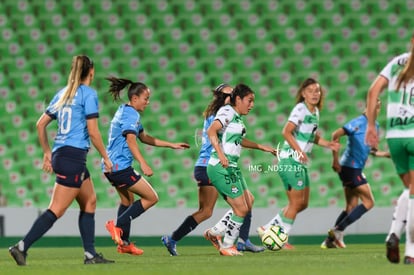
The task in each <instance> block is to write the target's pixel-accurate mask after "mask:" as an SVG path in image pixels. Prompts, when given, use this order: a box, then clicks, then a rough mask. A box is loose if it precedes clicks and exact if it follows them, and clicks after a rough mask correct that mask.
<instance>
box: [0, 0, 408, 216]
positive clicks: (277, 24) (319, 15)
mask: <svg viewBox="0 0 414 275" xmlns="http://www.w3.org/2000/svg"><path fill="white" fill-rule="evenodd" d="M413 12H414V1H413V0H393V1H387V0H364V1H362V0H361V1H358V0H335V1H333V0H308V1H304V0H281V1H276V0H261V1H253V0H241V1H239V0H226V1H225V0H211V1H210V0H205V1H204V0H200V1H195V0H159V1H158V0H140V1H139V0H118V1H110V0H103V1H99V0H89V1H87V0H83V1H82V0H74V1H63V0H62V1H58V0H31V1H30V0H0V30H1V31H0V35H1V40H2V42H1V44H0V64H1V67H2V70H1V71H0V99H1V100H0V158H1V165H0V174H1V175H2V177H1V178H0V205H1V206H3V207H5V206H6V207H32V208H33V207H35V208H45V207H47V205H48V203H49V198H50V192H51V190H52V187H53V183H54V176H51V175H48V174H45V173H43V172H42V170H41V164H42V157H43V156H42V151H41V148H40V146H39V145H38V142H37V134H36V129H35V123H36V121H37V119H38V118H39V116H40V115H41V114H42V112H43V111H44V109H45V106H47V104H48V103H49V101H50V100H51V98H52V96H53V95H54V94H55V93H56V91H57V90H59V89H60V88H62V87H63V86H65V85H66V82H67V77H68V74H69V71H70V65H71V60H72V57H73V56H74V55H79V54H86V55H88V56H90V57H91V58H92V59H93V60H94V63H95V69H96V75H95V80H94V82H93V83H92V87H93V88H94V89H96V90H97V91H98V95H99V99H100V108H101V110H100V128H101V132H102V134H103V138H104V142H105V144H106V143H107V132H108V129H109V124H110V120H111V118H112V116H113V114H114V113H115V111H116V109H117V107H118V105H119V104H121V103H122V102H126V101H127V97H126V95H125V94H124V96H123V101H122V102H113V100H112V99H111V97H110V95H109V94H108V93H107V90H108V82H107V81H106V80H105V79H104V78H105V77H107V76H109V75H114V76H117V77H122V78H129V79H131V80H134V81H141V82H144V83H146V84H147V85H148V86H149V87H150V89H151V90H152V94H151V99H150V101H151V102H150V106H149V108H147V110H145V112H144V113H143V114H142V123H143V125H144V128H145V130H146V131H147V132H148V133H149V134H150V135H153V136H155V137H158V138H161V139H166V140H170V141H174V142H181V141H183V142H188V143H190V145H191V149H189V150H185V151H174V150H171V149H166V148H154V147H150V146H146V145H141V148H142V150H143V152H144V155H145V157H146V158H147V159H148V160H149V163H150V165H151V166H152V168H153V169H154V172H155V174H154V176H153V177H151V178H150V179H149V180H150V182H151V183H152V185H153V186H154V188H155V189H156V191H157V192H158V194H159V196H160V201H159V203H158V204H157V206H156V207H158V208H176V207H179V208H195V207H197V206H198V198H197V187H196V183H195V181H194V179H193V175H192V174H193V165H194V163H195V160H196V158H197V156H198V152H199V149H200V132H201V130H202V124H203V118H202V112H203V110H204V109H205V107H206V105H207V103H208V102H209V101H210V99H211V96H212V93H211V90H212V89H213V88H214V87H216V86H217V85H218V84H220V83H222V82H226V83H229V84H231V85H235V84H237V83H240V82H243V83H245V84H247V85H249V86H250V87H251V88H252V89H253V90H254V91H255V93H256V101H255V107H254V109H253V110H252V111H251V112H250V114H249V115H248V116H247V117H246V118H245V120H246V125H247V137H248V138H249V139H251V140H254V141H257V142H259V143H264V144H269V145H273V146H275V147H276V146H277V145H278V144H279V143H282V142H283V140H282V137H281V130H282V127H283V125H284V123H285V122H286V119H287V117H288V116H289V113H290V111H291V109H292V107H293V106H294V104H295V99H294V95H295V93H296V91H297V87H298V85H299V84H300V83H301V82H302V81H303V80H304V79H305V78H307V77H315V78H317V79H318V80H319V81H320V82H321V84H322V86H323V87H324V88H325V89H326V100H325V105H324V108H323V109H322V110H321V112H320V115H321V116H320V131H321V133H322V135H323V136H324V137H325V138H327V139H329V138H330V135H331V133H332V132H333V131H334V130H336V129H337V128H339V127H341V126H342V125H343V124H344V123H345V122H347V121H348V120H350V119H352V118H354V117H355V116H357V115H359V114H361V113H362V112H363V110H364V107H365V97H366V93H367V90H368V88H369V86H370V84H371V82H372V81H373V79H374V78H375V77H376V75H377V74H378V73H379V72H380V70H381V69H382V68H383V67H384V66H385V64H386V63H387V62H388V61H389V60H390V58H392V57H393V56H395V55H397V54H400V53H402V52H405V51H407V50H408V48H409V40H410V38H411V34H412V32H413V30H414V29H413V28H412V24H411V23H412V14H413ZM382 99H383V101H386V98H385V97H383V98H382ZM384 118H385V108H383V110H382V113H381V114H380V117H379V122H380V124H381V137H384V135H383V132H384V131H383V129H384V127H385V124H384V122H385V119H384ZM49 130H50V131H49V133H50V137H51V138H53V136H54V135H55V132H56V125H55V124H52V125H51V126H50V127H49ZM345 140H346V139H343V140H342V143H343V145H345ZM380 147H381V149H383V150H386V149H387V147H386V143H385V141H384V140H382V142H381V144H380ZM311 159H312V162H311V165H310V168H309V170H310V176H311V199H310V207H325V208H326V207H342V206H343V205H344V199H343V193H342V187H341V184H340V182H339V179H338V176H337V175H336V174H335V173H334V172H333V170H332V169H331V159H332V157H331V153H330V151H327V150H325V149H321V148H319V147H317V146H315V147H314V151H313V154H312V156H311ZM240 163H241V168H242V171H243V172H244V176H245V178H246V180H247V182H248V184H249V186H250V189H251V191H252V192H253V194H254V195H255V197H256V200H255V207H263V208H267V207H281V206H284V204H285V203H286V202H287V199H286V196H285V193H284V189H283V186H282V183H281V182H280V180H279V177H278V175H277V173H276V172H274V171H271V170H268V169H267V166H268V165H272V164H274V163H275V159H274V158H273V157H272V156H270V155H268V154H265V153H263V152H261V151H253V150H244V151H243V153H242V157H241V161H240ZM88 167H89V170H90V171H91V175H92V178H93V180H94V182H95V188H96V192H97V195H98V203H97V206H98V208H114V207H116V206H117V205H118V203H119V201H118V196H117V195H116V193H115V191H114V189H113V188H112V187H111V186H110V185H109V183H108V181H107V180H106V179H105V178H104V177H103V175H102V173H101V170H100V158H99V156H98V154H97V152H96V151H95V150H94V149H92V150H91V152H90V154H89V157H88ZM134 167H135V168H136V169H138V170H139V166H138V164H136V163H135V164H134ZM257 167H262V168H263V171H259V169H257ZM265 171H267V172H265ZM365 174H366V176H367V178H368V181H369V182H370V183H371V187H372V190H373V192H374V195H375V198H376V206H384V207H388V206H391V205H393V204H394V203H395V200H396V198H397V197H398V195H399V193H400V192H401V190H402V184H401V183H400V180H399V179H398V177H397V176H396V173H395V169H394V167H393V165H392V163H391V161H390V160H389V159H380V158H377V159H373V158H371V157H370V158H369V160H368V163H367V166H366V169H365ZM218 206H219V207H221V206H223V207H224V206H225V203H224V202H223V200H221V199H219V200H218Z"/></svg>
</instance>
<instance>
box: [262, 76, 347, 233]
mask: <svg viewBox="0 0 414 275" xmlns="http://www.w3.org/2000/svg"><path fill="white" fill-rule="evenodd" d="M323 98H324V95H323V89H322V87H321V85H320V84H319V83H318V82H317V81H316V80H315V79H313V78H308V79H306V80H305V81H304V82H303V83H302V84H301V85H300V87H299V89H298V91H297V93H296V105H295V107H294V108H293V110H292V112H291V113H290V116H289V119H288V122H287V123H286V124H285V127H284V128H283V131H282V134H283V137H284V138H285V142H284V144H283V147H282V149H281V152H279V158H280V161H279V163H278V174H279V176H280V178H281V179H282V182H283V185H284V187H285V190H286V194H287V197H288V201H289V202H288V205H286V206H285V207H284V208H282V209H281V210H280V211H279V213H278V214H277V215H276V216H275V217H274V218H273V219H271V220H270V221H269V222H268V223H267V224H266V225H265V226H261V227H259V228H258V229H257V232H258V234H259V236H260V237H261V236H262V235H263V232H264V230H266V229H267V228H269V227H270V226H271V225H276V224H278V225H281V226H282V227H283V228H284V229H285V232H286V233H287V234H289V232H290V230H291V229H292V226H293V223H294V222H295V219H296V215H297V214H298V213H299V212H301V211H303V210H305V209H306V208H307V207H308V202H309V192H310V182H309V176H308V169H307V167H306V164H307V163H308V154H309V153H310V152H311V151H312V147H313V145H314V144H317V145H320V146H323V147H327V148H330V149H331V150H333V151H338V149H339V147H340V144H339V143H338V142H336V141H334V142H330V141H327V140H325V139H323V138H322V137H321V136H320V134H319V133H318V132H317V129H318V125H319V109H320V108H321V107H322V104H323Z"/></svg>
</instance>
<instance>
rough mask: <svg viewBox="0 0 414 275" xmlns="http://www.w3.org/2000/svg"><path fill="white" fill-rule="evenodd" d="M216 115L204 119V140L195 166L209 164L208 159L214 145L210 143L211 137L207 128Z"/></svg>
mask: <svg viewBox="0 0 414 275" xmlns="http://www.w3.org/2000/svg"><path fill="white" fill-rule="evenodd" d="M214 117H215V116H210V117H208V118H206V119H205V120H204V126H203V133H202V137H201V138H202V140H201V149H200V153H199V156H198V159H197V161H196V164H195V166H207V165H208V161H209V159H210V154H211V151H212V150H213V146H212V145H211V143H210V139H209V138H208V135H207V130H208V128H209V127H210V125H211V123H213V121H214Z"/></svg>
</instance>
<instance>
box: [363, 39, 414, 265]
mask: <svg viewBox="0 0 414 275" xmlns="http://www.w3.org/2000/svg"><path fill="white" fill-rule="evenodd" d="M413 44H414V33H413V35H412V37H411V45H413ZM383 90H386V92H387V125H386V139H387V143H388V147H389V150H390V153H391V159H392V161H393V163H394V165H395V168H396V170H397V173H398V175H399V176H400V178H401V180H402V181H403V183H404V186H405V187H406V188H408V189H409V198H407V194H406V193H407V192H405V193H404V192H403V194H402V195H401V196H400V198H399V199H398V205H397V207H396V211H395V212H394V218H395V219H397V220H401V218H406V226H405V227H406V228H405V229H406V232H407V234H406V241H405V257H404V263H405V264H414V47H413V46H411V50H410V52H408V53H403V54H401V55H399V56H397V57H395V58H393V59H392V60H391V61H390V62H389V63H388V64H387V65H386V66H385V67H384V69H383V70H382V71H381V72H380V74H379V75H378V76H377V78H376V79H375V80H374V82H373V83H372V85H371V87H370V89H369V91H368V96H367V118H368V128H367V132H366V137H365V139H366V142H367V144H368V145H369V146H376V145H377V144H378V139H379V138H378V134H377V132H376V131H375V120H376V116H377V114H376V112H375V104H376V101H377V98H378V97H379V95H380V94H381V92H382V91H383ZM404 194H406V195H405V196H404ZM395 215H398V216H400V217H401V218H399V217H396V216H395ZM403 228H404V226H403V223H401V222H399V226H398V225H397V224H396V223H394V222H393V223H392V226H391V230H390V234H388V236H387V239H386V246H387V258H388V260H389V261H390V262H392V263H398V262H399V261H400V255H399V239H400V237H401V234H402V231H403ZM392 231H394V232H392Z"/></svg>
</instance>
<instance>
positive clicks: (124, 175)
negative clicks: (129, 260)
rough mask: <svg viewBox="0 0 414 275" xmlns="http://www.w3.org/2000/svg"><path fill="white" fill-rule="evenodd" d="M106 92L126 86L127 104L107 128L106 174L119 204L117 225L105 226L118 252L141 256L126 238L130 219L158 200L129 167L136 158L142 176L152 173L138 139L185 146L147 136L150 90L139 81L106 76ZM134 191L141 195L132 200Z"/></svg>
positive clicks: (116, 94) (116, 96)
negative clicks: (144, 120) (143, 116)
mask: <svg viewBox="0 0 414 275" xmlns="http://www.w3.org/2000/svg"><path fill="white" fill-rule="evenodd" d="M107 80H109V82H110V87H109V93H110V94H111V95H112V96H113V98H114V100H117V99H119V98H120V93H121V91H122V90H123V89H124V88H127V87H128V100H129V102H128V103H127V104H122V105H120V106H119V108H118V110H117V111H116V113H115V115H114V117H113V119H112V122H111V127H110V130H109V142H108V146H107V152H108V155H109V158H110V159H111V161H112V163H113V167H112V171H111V172H105V176H106V177H107V178H108V180H109V181H110V182H111V184H112V185H113V186H114V187H115V188H116V191H117V192H118V194H119V196H120V198H121V203H120V205H119V208H118V214H117V221H116V224H115V222H114V221H113V220H110V221H108V222H107V223H106V229H107V230H108V231H109V233H110V234H111V237H112V239H113V240H114V241H115V243H116V244H117V245H118V247H117V250H118V252H119V253H128V254H132V255H141V254H143V253H144V251H143V250H142V249H140V248H138V247H136V246H135V245H134V244H133V243H131V242H130V240H129V235H130V229H131V221H132V220H133V219H135V218H137V217H138V216H140V215H141V214H142V213H144V212H145V211H146V210H148V209H149V208H150V207H152V206H153V205H155V204H156V203H157V202H158V195H157V193H156V192H155V190H154V189H153V188H152V186H151V184H150V183H149V182H148V181H147V180H146V179H145V178H143V177H142V176H141V175H140V174H139V173H138V172H137V171H135V170H134V169H133V168H132V162H133V161H134V159H135V160H137V161H138V163H139V165H140V168H141V170H142V172H143V174H144V175H145V176H148V177H150V176H152V175H153V171H152V169H151V167H150V166H149V165H148V163H147V162H146V160H145V159H144V157H143V156H142V154H141V151H140V149H139V146H138V143H137V138H138V139H139V140H140V141H141V142H142V143H145V144H148V145H152V146H157V147H169V148H172V149H186V148H189V147H190V146H189V145H188V144H187V143H182V142H180V143H172V142H168V141H164V140H160V139H157V138H155V137H152V136H150V135H148V134H147V133H146V132H145V131H144V127H143V126H142V124H141V116H140V112H143V111H144V110H145V108H146V107H147V106H148V104H149V99H150V89H149V88H148V87H147V86H146V85H145V84H143V83H141V82H133V81H131V80H129V79H122V78H115V77H108V78H107ZM134 194H136V195H138V196H140V199H139V200H134Z"/></svg>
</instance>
